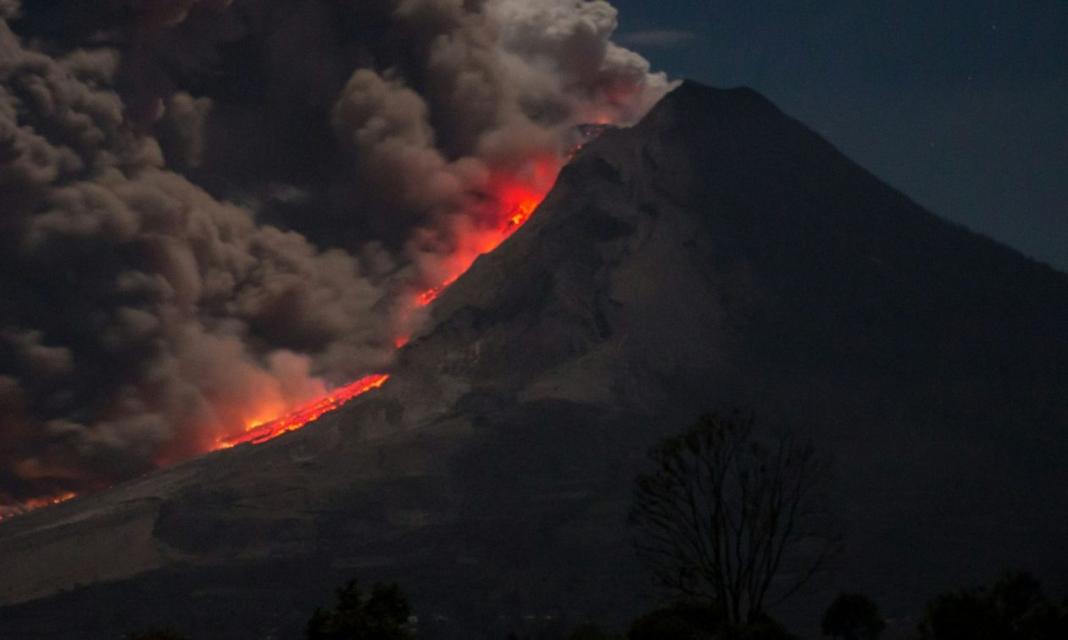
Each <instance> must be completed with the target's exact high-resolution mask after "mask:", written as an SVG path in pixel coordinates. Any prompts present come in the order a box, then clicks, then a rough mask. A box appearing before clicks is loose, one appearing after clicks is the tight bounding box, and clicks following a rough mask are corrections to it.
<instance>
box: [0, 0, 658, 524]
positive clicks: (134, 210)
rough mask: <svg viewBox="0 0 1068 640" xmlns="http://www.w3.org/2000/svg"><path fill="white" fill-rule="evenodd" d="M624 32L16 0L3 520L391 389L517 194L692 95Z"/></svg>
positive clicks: (6, 90) (511, 17)
mask: <svg viewBox="0 0 1068 640" xmlns="http://www.w3.org/2000/svg"><path fill="white" fill-rule="evenodd" d="M59 17H62V18H63V19H62V20H60V19H57V18H59ZM615 27H616V13H615V10H614V9H613V8H612V7H611V6H610V5H608V4H607V3H606V2H601V1H593V2H579V1H574V0H538V1H533V2H532V1H528V0H522V1H521V0H482V1H470V0H468V1H460V0H377V1H375V2H367V1H365V0H361V1H357V0H352V1H349V2H335V1H327V0H321V1H316V2H304V3H297V4H295V3H292V2H290V1H289V0H232V1H230V0H200V1H195V0H186V1H177V0H175V1H168V0H152V1H148V0H97V1H96V2H85V1H84V0H79V1H78V2H73V0H58V1H57V2H55V3H39V4H34V5H29V6H22V7H20V6H19V4H18V3H17V2H13V1H11V0H0V201H2V202H3V203H4V204H3V215H2V218H0V245H2V246H0V252H2V254H3V255H2V257H0V260H2V264H3V267H2V269H0V281H2V282H3V286H4V290H5V292H9V293H8V294H7V295H6V296H5V299H4V300H3V301H0V410H2V411H3V415H4V416H5V418H4V422H3V423H2V424H0V505H13V504H18V503H20V502H22V501H25V500H27V499H30V498H34V497H40V496H47V495H50V494H55V493H58V492H62V491H83V490H86V489H91V488H94V487H100V486H104V485H107V484H110V483H113V482H116V481H120V480H122V479H125V478H128V477H130V476H131V475H133V474H137V473H142V472H144V471H146V470H148V469H151V468H153V467H155V466H157V465H159V464H165V463H167V462H170V461H173V460H177V459H181V458H183V457H187V456H190V455H194V454H196V453H199V452H202V451H204V450H205V449H206V448H207V447H209V446H210V444H211V442H213V441H214V439H215V438H217V437H219V436H222V435H225V434H232V433H233V432H234V431H235V430H239V429H240V428H241V426H243V425H244V424H246V423H248V422H250V421H254V420H256V419H265V418H268V417H271V415H270V413H271V412H272V411H275V412H280V411H282V410H284V409H285V408H286V407H288V406H292V404H294V403H297V402H300V401H302V400H306V399H308V398H311V397H314V396H315V395H318V394H320V393H322V392H323V391H324V390H325V389H326V388H327V387H328V386H330V385H333V384H340V383H343V382H347V381H348V380H349V379H351V378H352V377H354V376H356V375H359V374H362V373H366V372H369V371H372V370H376V369H380V368H382V367H387V366H388V364H389V361H390V358H391V356H392V351H393V347H392V344H393V339H394V338H395V337H397V336H396V335H395V334H396V333H397V331H398V329H397V327H396V324H397V318H396V309H397V305H398V304H402V303H401V302H398V301H399V300H402V299H403V297H404V296H405V295H408V294H409V293H410V291H411V290H412V288H413V287H420V286H425V285H427V284H436V283H439V282H440V280H441V278H442V277H443V275H445V274H446V273H448V271H449V265H451V264H454V263H455V262H456V260H457V259H458V258H457V256H460V255H462V254H464V252H470V251H473V250H474V249H473V248H472V246H471V245H472V238H477V237H478V234H479V233H480V232H481V231H482V230H484V229H487V228H489V226H490V225H492V224H495V223H496V221H495V220H494V219H493V215H494V211H495V206H496V205H497V203H496V202H495V197H497V196H496V189H497V187H498V186H499V185H500V184H501V181H502V180H520V181H524V182H527V183H534V182H537V181H545V180H547V179H551V175H548V176H547V175H546V174H547V173H554V172H546V171H545V170H544V169H545V167H546V166H549V165H553V164H554V163H557V164H558V163H559V162H560V159H561V158H562V157H563V154H564V152H565V151H566V148H567V145H568V141H569V135H570V133H571V130H572V129H573V127H574V126H575V125H577V124H579V123H583V122H589V121H597V122H616V123H621V124H627V123H630V122H633V121H635V120H636V119H637V118H639V117H641V115H643V114H644V112H645V111H646V110H647V109H648V108H649V107H650V106H651V105H652V104H653V103H654V102H655V101H656V100H658V99H659V98H660V97H661V96H662V95H663V94H664V93H665V92H666V91H667V90H668V89H669V88H670V85H669V82H668V81H667V79H666V78H665V77H664V76H663V75H661V74H654V73H652V72H651V71H650V69H649V65H648V63H647V62H646V61H645V60H644V59H642V58H641V57H640V56H638V55H637V54H634V53H632V52H630V51H627V50H625V49H623V48H620V47H618V46H616V45H615V44H613V43H612V41H611V36H612V34H613V32H614V31H615ZM12 29H14V30H12ZM544 186H545V187H546V188H547V186H548V185H544ZM235 425H236V427H235ZM0 508H2V507H0Z"/></svg>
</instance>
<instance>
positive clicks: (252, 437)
mask: <svg viewBox="0 0 1068 640" xmlns="http://www.w3.org/2000/svg"><path fill="white" fill-rule="evenodd" d="M386 380H389V375H388V374H383V373H376V374H373V375H369V376H364V377H363V378H360V379H359V380H357V381H356V382H353V383H352V384H348V385H345V386H344V387H341V388H339V389H335V390H333V391H331V392H330V393H329V394H328V395H326V396H324V397H322V398H319V399H318V400H314V401H312V402H309V403H308V404H306V405H304V406H302V407H299V408H297V409H295V410H294V411H291V412H290V413H288V414H286V415H284V416H282V417H281V418H276V419H274V420H271V421H269V422H264V423H261V424H255V425H252V426H250V427H249V428H248V429H247V430H245V432H244V433H240V434H238V435H236V436H231V437H229V438H220V439H219V440H218V441H217V442H216V443H215V444H216V446H215V448H216V449H229V448H231V447H236V446H237V445H239V444H245V443H249V444H263V443H264V442H267V441H268V440H274V439H275V438H277V437H278V436H280V435H282V434H284V433H289V432H290V431H296V430H297V429H300V428H301V427H303V426H304V425H306V424H308V423H309V422H311V421H313V420H317V419H318V418H320V417H322V416H323V415H324V414H327V413H330V412H331V411H333V410H334V409H337V408H338V407H340V406H341V405H343V404H345V403H346V402H348V401H349V400H352V399H353V398H355V397H357V396H362V395H363V394H365V393H367V392H368V391H370V390H371V389H377V388H379V387H381V386H382V385H384V384H385V383H386Z"/></svg>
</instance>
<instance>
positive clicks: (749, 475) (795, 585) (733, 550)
mask: <svg viewBox="0 0 1068 640" xmlns="http://www.w3.org/2000/svg"><path fill="white" fill-rule="evenodd" d="M753 426H754V425H753V419H752V418H751V417H748V416H743V415H741V414H734V415H732V416H729V417H726V418H720V417H716V416H705V417H703V418H701V419H700V420H699V421H698V422H697V423H696V424H694V425H693V426H692V427H690V428H689V429H688V430H687V431H686V432H685V433H683V434H681V435H679V436H675V437H670V438H666V439H665V440H663V441H662V442H661V443H660V444H659V445H657V446H656V447H655V448H654V449H653V450H652V451H651V453H650V458H651V461H652V463H653V469H652V470H650V471H649V472H647V473H643V474H642V475H640V476H639V477H638V482H637V491H636V492H635V498H634V508H633V511H632V514H631V521H632V522H633V523H634V525H635V526H636V527H637V529H638V534H639V538H638V542H637V548H638V552H639V554H640V555H641V557H642V558H643V560H645V562H646V564H647V565H648V566H649V568H650V570H651V571H652V573H653V576H654V577H655V579H656V581H657V582H658V583H659V584H660V586H662V587H664V588H665V589H666V590H667V591H668V593H669V594H671V595H672V596H674V597H675V598H678V599H680V600H683V601H686V602H688V603H692V604H699V605H702V606H704V607H706V608H708V609H709V610H711V611H714V612H716V616H717V617H718V618H720V619H721V620H722V621H723V623H724V624H725V625H726V626H727V627H729V628H740V627H742V626H744V625H749V624H756V623H758V622H761V620H762V617H763V614H764V612H765V611H766V610H767V609H768V608H769V607H773V606H775V605H777V604H779V603H781V602H782V601H784V600H786V599H787V598H789V597H790V596H792V595H794V594H795V593H797V592H798V591H799V590H800V589H801V588H802V587H804V586H805V585H806V584H807V583H809V582H810V581H811V580H812V579H813V578H814V577H815V576H817V575H818V574H820V573H821V572H823V571H824V570H825V569H826V568H827V563H828V562H829V560H830V559H831V558H832V557H833V556H834V554H835V552H836V550H837V546H838V545H837V541H836V538H835V536H834V535H833V534H832V533H831V532H830V524H829V522H828V517H827V513H826V509H825V508H824V507H823V505H822V504H821V500H820V499H819V492H820V490H821V488H822V483H823V480H824V479H825V466H824V465H823V464H822V463H821V462H820V461H819V460H818V459H817V458H816V455H815V450H814V449H813V447H812V445H811V444H797V443H795V442H794V441H793V440H792V438H790V437H789V436H785V435H784V436H780V437H778V438H775V439H772V440H770V441H762V440H759V439H757V438H756V437H755V436H754V433H753Z"/></svg>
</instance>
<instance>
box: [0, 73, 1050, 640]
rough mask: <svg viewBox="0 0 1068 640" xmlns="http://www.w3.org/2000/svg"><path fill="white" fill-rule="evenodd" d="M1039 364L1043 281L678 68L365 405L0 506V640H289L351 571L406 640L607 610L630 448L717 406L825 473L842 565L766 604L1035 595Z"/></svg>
mask: <svg viewBox="0 0 1068 640" xmlns="http://www.w3.org/2000/svg"><path fill="white" fill-rule="evenodd" d="M1066 367H1068V277H1066V276H1065V275H1064V274H1061V273H1058V272H1056V271H1054V270H1052V269H1050V268H1048V267H1045V266H1043V265H1041V264H1038V263H1036V262H1033V261H1031V260H1028V259H1026V258H1024V257H1023V256H1021V255H1020V254H1018V253H1016V252H1014V251H1012V250H1010V249H1008V248H1005V247H1003V246H1001V245H999V244H997V243H995V242H993V241H991V240H988V239H986V238H983V237H980V236H978V235H976V234H974V233H971V232H969V231H967V230H965V229H962V228H960V227H958V226H955V225H953V224H950V223H948V222H946V221H944V220H942V219H940V218H938V217H936V216H934V215H932V214H931V213H929V212H927V211H925V210H923V209H922V208H920V207H918V206H917V205H915V204H914V203H912V202H911V201H909V200H908V199H907V198H905V197H904V196H903V195H901V194H900V193H898V192H897V191H895V190H894V189H892V188H890V187H888V186H886V185H885V184H883V183H881V182H880V181H879V180H878V179H877V178H875V177H874V176H872V175H871V174H869V173H868V172H867V171H865V170H864V169H862V168H860V167H858V166H857V165H856V164H854V163H853V162H851V161H850V160H849V159H847V158H845V157H844V156H842V155H841V154H840V153H839V152H838V151H836V150H835V149H834V148H833V147H832V146H831V145H830V144H828V143H827V142H826V141H824V140H822V139H821V138H820V137H819V136H817V135H816V134H814V133H813V132H811V131H810V130H808V129H807V128H805V127H804V126H803V125H801V124H799V123H798V122H796V121H794V120H793V119H791V118H789V117H788V116H786V115H784V114H783V113H781V112H780V111H779V110H778V109H776V108H775V106H773V105H772V104H771V103H769V102H768V101H767V100H765V99H764V98H762V97H761V96H759V95H758V94H756V93H754V92H752V91H750V90H747V89H735V90H715V89H709V88H706V87H702V86H700V85H697V84H692V83H687V84H684V85H682V86H681V87H680V88H678V89H677V90H676V91H674V92H673V93H672V94H670V95H669V96H668V97H667V98H665V99H664V100H663V101H662V102H661V103H660V104H659V105H658V106H657V107H656V108H655V109H654V110H653V111H652V113H650V114H649V116H648V117H647V118H646V119H645V120H644V121H642V122H641V123H640V124H639V125H637V126H635V127H633V128H630V129H621V130H610V131H608V132H606V133H604V134H603V135H602V136H601V137H600V138H599V139H597V140H596V141H595V142H593V143H591V144H590V145H588V146H587V147H586V148H585V149H584V150H583V151H582V152H580V153H579V154H578V156H577V157H576V158H575V159H574V160H573V162H572V163H571V164H570V165H569V166H567V167H566V168H565V169H564V171H563V173H562V174H561V176H560V179H559V182H558V183H557V186H556V188H555V189H554V190H553V192H552V193H551V194H550V195H549V197H548V198H547V199H546V201H545V202H544V204H543V205H542V207H541V209H540V210H539V211H538V213H537V214H536V215H535V217H534V218H533V219H532V220H531V222H530V223H528V224H527V225H526V226H525V227H524V228H522V229H521V230H520V231H519V232H517V233H516V234H515V235H514V236H513V237H512V238H511V239H509V240H508V241H507V242H506V243H505V244H504V245H503V246H502V247H501V248H500V249H499V250H497V251H496V252H495V253H493V254H491V255H487V256H483V257H482V258H481V259H479V261H478V262H477V263H476V264H475V266H474V267H473V268H472V269H471V270H470V271H469V272H468V273H467V274H466V275H465V276H464V277H463V278H461V279H460V280H459V281H458V282H457V283H456V284H455V285H454V286H453V287H452V288H450V289H449V290H448V291H446V292H445V293H444V294H443V295H442V296H441V298H440V299H439V300H438V302H437V303H436V304H435V308H434V311H433V321H432V323H431V328H430V329H429V330H428V332H427V333H426V334H425V335H424V336H422V337H421V338H419V339H417V340H415V341H413V343H412V344H410V345H409V346H408V347H406V348H405V349H404V350H403V351H402V352H401V354H400V355H399V359H398V363H397V365H396V367H395V370H394V371H393V378H392V379H391V380H390V382H389V383H388V384H387V385H386V386H385V387H383V388H382V389H381V390H379V391H378V392H375V393H373V394H370V395H368V396H365V397H363V398H360V399H359V400H357V401H355V402H353V403H352V404H350V405H348V406H346V407H345V408H344V409H342V410H340V411H338V412H336V413H334V414H331V415H328V416H327V417H325V418H323V419H322V420H320V421H319V422H318V423H316V424H314V425H312V426H310V427H308V428H306V429H304V430H303V431H300V432H296V433H294V434H291V435H289V436H286V437H283V438H280V439H278V440H276V441H273V442H270V443H268V444H266V445H263V446H259V447H241V448H238V449H235V450H231V451H227V452H222V453H218V454H213V455H210V456H206V457H204V458H201V459H198V460H194V461H192V462H189V463H187V464H184V465H181V466H178V467H175V468H172V469H169V470H166V471H163V472H161V473H157V474H154V475H151V476H147V477H145V478H143V479H141V480H139V481H137V482H133V483H130V484H128V485H124V486H120V487H117V488H115V489H113V490H111V491H108V492H106V493H103V494H100V495H96V496H91V497H88V498H83V499H80V500H77V501H73V502H71V503H67V504H63V505H59V506H57V507H54V508H51V509H47V510H45V511H43V512H39V513H34V514H31V515H29V516H26V517H23V518H19V519H17V520H14V521H11V522H8V523H4V524H3V525H2V526H0V558H2V559H3V560H2V562H3V565H4V570H3V571H0V602H4V603H6V604H8V605H9V606H7V607H6V608H3V609H0V637H5V638H6V637H15V638H22V637H34V638H37V637H40V638H53V637H54V638H67V637H70V638H97V637H99V638H112V637H116V635H117V634H119V633H121V632H123V631H126V630H128V629H132V628H138V627H144V626H159V625H166V624H174V625H176V626H179V627H180V628H183V629H185V630H186V631H187V632H188V633H190V634H193V635H194V637H197V638H199V637H204V638H209V637H210V638H263V637H279V638H282V637H295V636H297V635H299V630H300V629H301V628H302V625H303V622H304V620H305V619H306V618H307V616H308V614H309V613H310V611H311V610H312V609H313V608H314V606H315V605H316V604H318V603H323V602H326V601H327V599H328V594H329V591H330V589H331V588H332V587H333V586H335V585H337V584H340V583H341V582H343V581H344V580H345V579H347V578H348V577H350V576H353V575H355V576H358V577H360V579H361V580H364V581H367V582H370V581H373V580H376V579H388V580H397V581H399V582H401V583H402V585H403V586H404V587H405V589H406V590H407V591H408V592H409V593H410V594H411V595H412V596H413V601H414V606H415V609H416V610H417V612H418V613H419V616H420V627H421V629H422V630H423V632H424V634H425V635H426V636H428V637H440V636H454V637H465V638H471V637H482V636H483V635H484V636H486V637H503V636H504V635H505V633H506V632H508V631H509V630H522V629H528V630H529V629H531V628H539V629H546V630H549V632H550V633H551V631H552V629H553V628H562V627H565V626H568V625H569V624H571V623H574V622H577V621H582V620H586V619H594V620H600V621H605V622H609V623H611V622H613V621H619V620H622V619H625V618H628V617H630V616H631V615H632V614H634V613H636V612H637V610H638V609H639V608H640V607H643V606H648V605H649V604H650V603H651V602H652V600H651V597H652V596H653V595H654V594H653V590H652V588H651V587H649V586H648V582H647V581H646V577H645V576H644V575H643V573H642V572H641V571H640V569H639V567H638V566H637V563H636V560H635V557H634V554H633V552H632V550H631V547H630V539H631V534H630V532H629V531H628V529H627V526H626V512H627V508H628V506H629V500H630V496H631V491H632V487H633V478H634V475H635V473H636V471H637V469H638V468H639V467H640V465H641V464H642V462H643V458H644V453H645V451H646V449H647V448H648V447H649V446H650V445H651V444H652V443H653V442H655V441H656V440H657V439H658V438H660V437H662V436H664V435H665V434H669V433H673V432H677V431H679V430H681V429H682V428H683V427H685V426H687V424H688V423H689V422H691V421H692V420H693V419H694V418H695V417H696V416H697V415H698V414H699V413H701V412H703V411H707V410H717V409H723V408H727V407H734V406H741V407H748V408H751V409H753V410H754V411H755V414H756V417H757V420H758V421H759V423H760V424H761V425H762V427H763V428H766V429H768V430H791V431H795V432H797V433H798V434H801V435H802V436H804V437H810V438H811V439H812V440H813V442H814V444H815V446H816V447H817V449H818V450H819V451H820V452H821V453H822V454H824V455H825V456H826V457H829V458H831V459H832V460H833V465H834V476H835V480H834V483H833V485H832V487H831V496H830V500H831V504H832V506H833V508H834V511H835V512H836V513H837V516H838V520H839V522H840V528H841V531H842V533H843V535H844V541H845V545H846V547H845V552H844V554H843V555H842V557H841V558H840V559H839V561H838V564H837V567H836V568H837V572H836V574H835V576H834V578H833V582H832V583H831V584H827V585H825V590H824V591H823V592H817V593H814V594H811V595H809V596H808V597H807V599H806V598H802V599H801V600H799V601H798V603H797V605H796V607H795V608H794V609H792V610H789V611H784V612H782V613H783V615H786V616H787V617H790V618H792V619H795V620H803V621H805V622H807V623H808V624H812V625H814V624H815V621H816V620H817V619H818V616H817V613H816V607H823V606H825V605H826V604H827V602H829V600H830V595H833V592H834V590H835V589H837V588H838V587H839V586H843V587H846V588H849V589H851V590H856V591H862V592H866V593H869V594H871V595H872V597H873V598H875V599H877V600H878V601H879V602H880V605H881V606H882V608H883V609H884V610H885V611H886V613H887V614H888V616H889V617H890V618H891V619H898V620H899V621H900V620H901V619H903V618H907V616H909V615H911V614H912V613H914V612H915V611H916V610H917V607H918V606H919V605H920V604H921V603H922V602H923V601H925V600H926V599H927V598H928V597H929V596H931V595H933V594H935V593H937V592H940V591H943V590H945V589H947V588H951V587H956V586H960V585H964V584H968V583H972V582H979V581H984V580H986V579H987V578H989V577H991V576H992V575H994V574H996V573H998V572H1000V571H1001V570H1003V569H1007V568H1012V567H1023V568H1029V569H1031V570H1034V571H1036V572H1038V573H1039V574H1040V575H1042V576H1043V577H1045V578H1046V579H1047V580H1049V581H1052V583H1053V584H1054V585H1056V584H1058V583H1063V581H1064V580H1065V578H1066V577H1068V556H1066V554H1065V553H1064V541H1065V540H1068V506H1066V505H1068V465H1065V464H1064V460H1065V459H1066V458H1068V433H1066V428H1068V368H1066ZM828 594H830V595H828ZM901 624H909V623H908V622H907V620H905V621H904V622H901ZM271 634H274V635H271Z"/></svg>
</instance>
